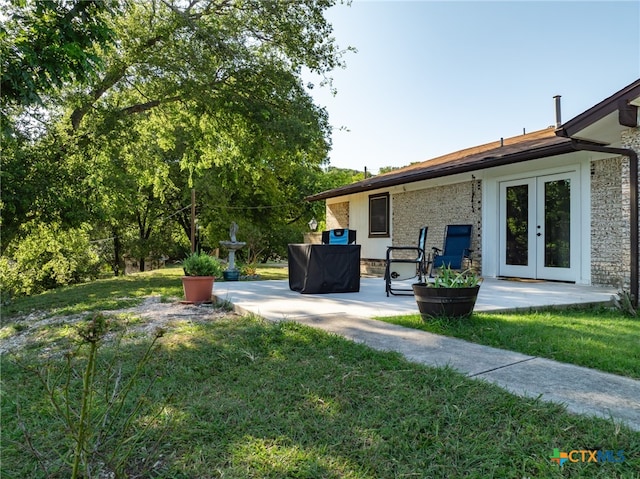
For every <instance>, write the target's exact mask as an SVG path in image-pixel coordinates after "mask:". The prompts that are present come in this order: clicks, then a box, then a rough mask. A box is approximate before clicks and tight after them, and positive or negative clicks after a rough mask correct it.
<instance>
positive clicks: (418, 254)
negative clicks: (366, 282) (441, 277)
mask: <svg viewBox="0 0 640 479" xmlns="http://www.w3.org/2000/svg"><path fill="white" fill-rule="evenodd" d="M426 244H427V227H426V226H424V227H423V228H420V234H419V235H418V245H417V246H389V247H387V257H386V260H385V267H384V283H385V291H386V292H387V296H389V294H393V295H413V288H409V289H408V288H401V287H397V288H394V287H393V280H396V281H402V280H407V279H411V278H413V277H416V278H417V279H418V282H422V281H423V280H424V277H425V276H426V274H427V271H428V269H429V263H430V261H429V257H428V255H427V254H426ZM403 251H404V252H412V253H414V254H413V255H411V256H410V257H408V255H406V254H405V255H397V257H395V256H396V255H395V253H396V252H403ZM394 263H400V264H413V265H415V270H412V271H411V273H407V274H409V276H408V277H405V278H401V276H402V274H401V273H399V272H398V271H395V270H394V268H393V264H394ZM401 268H402V267H400V268H398V269H401Z"/></svg>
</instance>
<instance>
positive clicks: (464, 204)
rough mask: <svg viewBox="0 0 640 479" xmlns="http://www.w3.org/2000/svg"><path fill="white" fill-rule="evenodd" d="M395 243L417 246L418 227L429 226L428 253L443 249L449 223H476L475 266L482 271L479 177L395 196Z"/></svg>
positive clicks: (480, 191)
mask: <svg viewBox="0 0 640 479" xmlns="http://www.w3.org/2000/svg"><path fill="white" fill-rule="evenodd" d="M392 205H393V215H392V219H391V220H392V224H393V245H394V246H400V245H415V244H417V241H418V233H419V229H420V227H422V226H428V227H429V230H428V232H427V252H431V248H432V247H434V246H435V247H437V248H442V246H443V240H444V229H445V226H446V225H449V224H471V225H473V233H472V241H471V249H472V250H473V253H472V255H471V257H472V260H473V268H474V269H476V270H477V271H478V272H480V273H481V271H482V251H481V245H482V236H481V235H482V224H481V221H482V183H481V181H480V180H473V181H467V182H463V183H456V184H452V185H445V186H437V187H434V188H429V189H424V190H416V191H408V192H405V193H397V194H394V195H393V197H392Z"/></svg>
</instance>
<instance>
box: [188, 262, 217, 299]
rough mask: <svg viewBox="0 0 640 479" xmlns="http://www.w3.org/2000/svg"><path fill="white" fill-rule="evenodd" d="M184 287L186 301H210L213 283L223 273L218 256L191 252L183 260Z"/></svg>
mask: <svg viewBox="0 0 640 479" xmlns="http://www.w3.org/2000/svg"><path fill="white" fill-rule="evenodd" d="M182 269H183V270H184V274H185V275H184V276H183V277H182V287H183V289H184V298H185V302H186V303H196V304H200V303H210V302H211V296H212V294H213V283H214V281H215V279H216V277H220V275H221V274H222V264H220V261H219V260H218V258H215V257H214V256H210V255H208V254H206V253H191V254H190V255H189V256H187V257H186V258H185V260H184V261H183V262H182Z"/></svg>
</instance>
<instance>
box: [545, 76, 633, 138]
mask: <svg viewBox="0 0 640 479" xmlns="http://www.w3.org/2000/svg"><path fill="white" fill-rule="evenodd" d="M638 107H640V80H637V81H635V82H633V83H632V84H630V85H628V86H626V87H625V88H623V89H622V90H620V91H618V92H617V93H614V94H613V95H611V96H610V97H609V98H606V99H604V100H603V101H601V102H600V103H598V104H597V105H594V106H593V107H591V108H589V109H588V110H587V111H585V112H584V113H581V114H580V115H578V116H576V117H575V118H572V119H571V120H569V121H568V122H566V123H564V124H563V125H561V126H560V128H558V129H557V130H556V134H557V135H558V136H563V137H566V138H574V139H577V140H584V141H591V142H594V143H600V144H603V145H610V144H617V143H618V142H619V141H620V133H621V131H622V130H623V129H625V128H635V127H637V126H638V124H639V123H640V118H639V116H638V115H639V113H640V112H639V110H640V109H639V108H638Z"/></svg>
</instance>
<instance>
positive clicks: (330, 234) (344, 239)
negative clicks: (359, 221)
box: [322, 228, 356, 244]
mask: <svg viewBox="0 0 640 479" xmlns="http://www.w3.org/2000/svg"><path fill="white" fill-rule="evenodd" d="M355 243H356V230H350V229H347V228H336V229H333V230H328V231H323V232H322V244H355Z"/></svg>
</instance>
